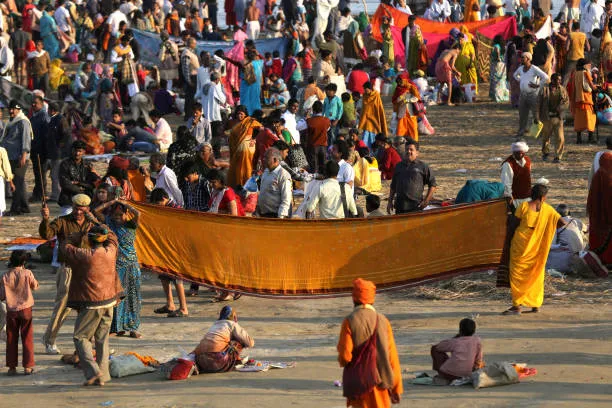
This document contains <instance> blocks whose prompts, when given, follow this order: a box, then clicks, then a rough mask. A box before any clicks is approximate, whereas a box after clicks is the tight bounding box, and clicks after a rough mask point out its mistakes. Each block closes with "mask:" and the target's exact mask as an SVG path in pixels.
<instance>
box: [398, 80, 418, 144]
mask: <svg viewBox="0 0 612 408" xmlns="http://www.w3.org/2000/svg"><path fill="white" fill-rule="evenodd" d="M396 82H397V87H396V88H395V92H394V93H393V97H392V98H391V102H393V112H395V114H396V115H397V116H396V117H397V130H396V132H395V134H396V136H400V137H410V138H412V139H414V140H416V141H418V140H419V131H418V116H417V114H416V112H415V109H414V107H413V106H414V105H413V104H414V103H415V102H418V101H419V100H420V99H421V95H420V94H419V90H418V89H417V87H416V86H415V85H414V83H412V81H411V80H410V76H409V75H408V73H403V74H400V75H398V77H397V80H396Z"/></svg>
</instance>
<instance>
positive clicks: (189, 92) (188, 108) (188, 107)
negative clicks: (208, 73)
mask: <svg viewBox="0 0 612 408" xmlns="http://www.w3.org/2000/svg"><path fill="white" fill-rule="evenodd" d="M197 81H198V78H197V77H196V76H195V75H192V76H191V83H192V84H193V85H192V86H190V85H189V84H187V82H185V121H187V120H189V118H190V117H192V116H193V104H194V103H195V99H194V96H195V93H196V85H197Z"/></svg>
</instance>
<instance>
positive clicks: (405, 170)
mask: <svg viewBox="0 0 612 408" xmlns="http://www.w3.org/2000/svg"><path fill="white" fill-rule="evenodd" d="M418 157H419V143H418V142H416V141H414V140H412V139H410V140H408V141H407V142H406V159H405V160H402V161H401V162H399V163H398V164H397V165H396V166H395V172H394V173H393V179H392V180H391V188H390V190H389V204H387V212H388V213H389V214H391V213H392V212H393V210H394V209H395V213H396V214H404V213H408V212H414V211H419V210H422V209H423V208H425V207H427V204H429V201H431V198H432V197H433V194H434V192H435V191H436V186H437V184H436V178H435V177H434V175H433V174H432V172H431V170H430V169H429V166H428V165H427V164H425V163H423V162H422V161H421V160H418ZM425 186H428V189H427V194H426V195H425V197H423V193H424V191H425Z"/></svg>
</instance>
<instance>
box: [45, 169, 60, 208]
mask: <svg viewBox="0 0 612 408" xmlns="http://www.w3.org/2000/svg"><path fill="white" fill-rule="evenodd" d="M61 163H62V160H61V159H57V160H52V159H48V160H47V167H48V168H49V169H50V170H51V195H50V196H49V198H50V199H51V200H54V201H57V200H58V199H59V195H60V183H59V168H60V164H61ZM47 193H49V192H48V191H47Z"/></svg>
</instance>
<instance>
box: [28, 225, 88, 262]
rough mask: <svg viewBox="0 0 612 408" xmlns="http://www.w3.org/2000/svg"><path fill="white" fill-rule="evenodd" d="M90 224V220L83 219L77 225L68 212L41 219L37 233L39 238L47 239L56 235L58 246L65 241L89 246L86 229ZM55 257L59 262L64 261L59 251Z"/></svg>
mask: <svg viewBox="0 0 612 408" xmlns="http://www.w3.org/2000/svg"><path fill="white" fill-rule="evenodd" d="M92 225H93V224H92V223H91V221H89V220H87V219H85V221H84V222H83V224H81V225H79V223H77V222H76V220H75V219H74V216H73V215H72V214H68V215H63V216H61V217H57V218H56V219H54V220H53V221H50V220H49V219H46V220H45V219H43V220H42V221H41V222H40V225H39V226H38V233H39V234H40V237H41V238H43V239H47V240H49V239H51V238H53V237H54V236H57V240H58V242H59V245H60V246H61V245H63V244H64V243H65V242H71V243H72V244H77V245H78V246H79V247H80V248H89V241H88V240H87V230H88V229H89V228H90V227H91V226H92ZM57 259H58V261H59V262H64V254H63V253H61V252H60V253H59V254H58V257H57Z"/></svg>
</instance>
